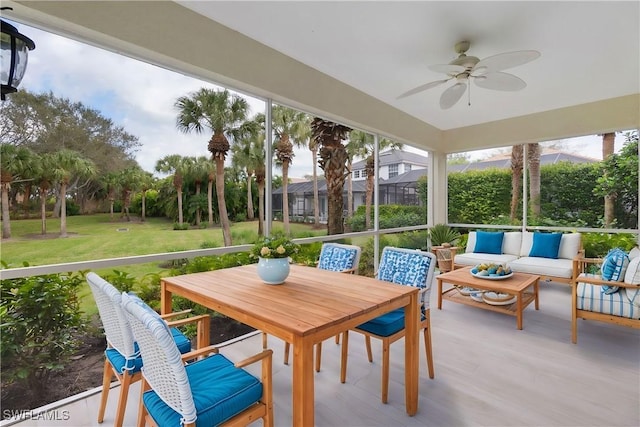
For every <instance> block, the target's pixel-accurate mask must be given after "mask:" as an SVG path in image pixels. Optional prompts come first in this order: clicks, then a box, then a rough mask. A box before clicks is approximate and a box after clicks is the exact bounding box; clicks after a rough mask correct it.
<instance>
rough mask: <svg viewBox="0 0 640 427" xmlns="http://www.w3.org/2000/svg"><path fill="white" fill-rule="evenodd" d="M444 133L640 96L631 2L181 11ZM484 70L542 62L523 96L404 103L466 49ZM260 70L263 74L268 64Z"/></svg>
mask: <svg viewBox="0 0 640 427" xmlns="http://www.w3.org/2000/svg"><path fill="white" fill-rule="evenodd" d="M178 3H180V4H182V5H183V6H185V7H188V8H190V9H192V10H194V11H196V12H198V13H200V14H202V15H204V16H206V17H208V18H210V19H212V20H215V21H217V22H219V23H221V24H223V25H225V26H227V27H230V28H232V29H234V30H237V31H238V32H240V33H242V34H244V35H246V36H248V37H250V38H252V39H255V40H257V41H259V42H260V43H263V44H265V45H267V46H269V47H271V48H273V49H275V50H277V51H279V52H282V53H284V54H285V55H287V56H290V57H292V58H294V59H296V60H298V61H300V62H302V63H304V64H306V65H308V66H310V67H312V68H314V69H317V70H319V71H321V72H323V73H325V74H328V75H330V76H332V77H334V78H336V79H338V80H340V81H342V82H344V83H346V84H348V85H350V86H353V87H354V88H357V89H359V90H361V91H363V92H365V93H367V94H369V95H371V96H373V97H375V98H377V99H379V100H381V101H383V102H384V103H387V104H390V105H392V106H393V107H395V108H397V109H399V110H401V111H404V112H406V113H408V114H410V115H412V116H414V117H416V118H419V119H420V120H422V121H424V122H427V123H429V124H431V125H433V126H435V127H437V128H439V129H441V130H448V129H454V128H459V127H463V126H469V125H474V124H479V123H486V122H492V121H496V120H502V119H506V118H511V117H517V116H523V115H527V114H531V113H536V112H542V111H548V110H553V109H557V108H563V107H568V106H573V105H578V104H584V103H589V102H593V101H599V100H603V99H608V98H614V97H619V96H623V95H630V94H638V93H639V92H640V88H639V86H640V32H639V31H640V30H639V26H638V18H639V17H640V12H639V10H640V9H639V5H640V3H639V2H637V1H632V2H630V1H626V2H610V1H601V2H594V1H588V2H573V1H572V2H559V1H554V2H539V1H536V2H533V1H532V2H520V1H514V2H484V1H474V2H458V1H448V2H437V1H426V2H425V1H422V2H324V1H321V2H306V1H305V2H288V1H285V2H245V1H236V2H218V1H214V2H206V1H205V2H203V1H196V2H193V1H191V2H190V1H180V2H178ZM463 39H466V40H469V41H470V42H471V48H470V49H469V51H468V54H470V55H474V56H477V57H478V58H480V59H482V58H485V57H487V56H491V55H495V54H498V53H503V52H510V51H515V50H527V49H533V50H537V51H539V52H540V53H541V57H540V58H539V59H537V60H535V61H533V62H531V63H528V64H525V65H521V66H519V67H515V68H512V69H510V70H508V72H510V73H512V74H515V75H517V76H518V77H520V78H522V79H523V80H525V81H526V82H527V87H526V88H525V89H524V90H522V91H518V92H501V91H493V90H488V89H483V88H480V87H477V86H475V85H472V87H471V106H468V105H467V95H466V94H465V96H464V97H463V98H462V99H461V100H460V101H459V102H458V103H457V105H455V106H454V107H453V108H451V109H449V110H444V111H443V110H441V109H440V107H439V97H440V95H441V93H442V92H443V91H444V90H445V89H446V88H447V87H449V86H450V85H452V84H453V82H450V83H447V84H445V85H441V86H439V87H437V88H433V89H430V90H428V91H425V92H422V93H420V94H417V95H413V96H411V97H408V98H405V99H401V100H397V99H396V97H397V96H398V95H400V94H401V93H403V92H405V91H407V90H409V89H411V88H413V87H416V86H419V85H421V84H424V83H427V82H430V81H433V80H439V79H442V78H444V76H443V75H442V74H438V73H435V72H432V71H430V70H429V69H428V68H427V67H428V66H429V65H431V64H446V63H448V62H449V61H451V60H452V59H454V58H455V57H456V56H457V54H456V53H455V51H454V45H455V43H456V42H458V41H460V40H463ZM256 65H258V66H259V64H256Z"/></svg>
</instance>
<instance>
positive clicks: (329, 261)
mask: <svg viewBox="0 0 640 427" xmlns="http://www.w3.org/2000/svg"><path fill="white" fill-rule="evenodd" d="M357 253H358V251H357V250H356V249H347V248H342V247H339V246H332V245H326V246H325V247H324V248H322V253H321V254H320V261H319V262H318V268H320V269H322V270H330V271H344V270H351V269H352V268H353V267H354V266H353V261H354V260H355V258H356V255H357Z"/></svg>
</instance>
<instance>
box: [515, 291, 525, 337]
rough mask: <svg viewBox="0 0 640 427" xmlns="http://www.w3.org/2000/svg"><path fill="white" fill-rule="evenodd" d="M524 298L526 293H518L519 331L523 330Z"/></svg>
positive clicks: (517, 313) (517, 314)
mask: <svg viewBox="0 0 640 427" xmlns="http://www.w3.org/2000/svg"><path fill="white" fill-rule="evenodd" d="M523 297H524V292H522V291H521V292H518V296H517V299H516V316H517V317H516V318H517V319H518V320H517V323H518V329H522V298H523Z"/></svg>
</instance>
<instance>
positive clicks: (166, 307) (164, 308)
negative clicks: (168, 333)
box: [160, 280, 171, 314]
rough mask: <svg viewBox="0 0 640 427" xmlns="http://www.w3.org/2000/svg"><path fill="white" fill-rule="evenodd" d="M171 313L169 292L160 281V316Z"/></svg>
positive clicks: (162, 281) (165, 285)
mask: <svg viewBox="0 0 640 427" xmlns="http://www.w3.org/2000/svg"><path fill="white" fill-rule="evenodd" d="M168 313H171V292H169V291H167V284H166V283H165V282H164V280H161V281H160V314H168Z"/></svg>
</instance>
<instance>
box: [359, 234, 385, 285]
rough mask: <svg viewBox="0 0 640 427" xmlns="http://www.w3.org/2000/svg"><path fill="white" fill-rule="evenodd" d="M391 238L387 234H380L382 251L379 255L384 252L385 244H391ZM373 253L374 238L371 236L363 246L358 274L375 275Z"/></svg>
mask: <svg viewBox="0 0 640 427" xmlns="http://www.w3.org/2000/svg"><path fill="white" fill-rule="evenodd" d="M389 242H390V241H389V238H388V237H386V236H380V251H379V253H378V256H380V255H381V254H382V249H384V247H385V246H389V245H390V243H389ZM373 254H374V239H373V237H371V238H370V239H369V240H367V241H366V243H365V244H364V245H363V247H362V255H361V256H360V264H358V274H359V275H361V276H368V277H374V276H375V273H376V272H375V271H374V265H373Z"/></svg>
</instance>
